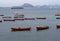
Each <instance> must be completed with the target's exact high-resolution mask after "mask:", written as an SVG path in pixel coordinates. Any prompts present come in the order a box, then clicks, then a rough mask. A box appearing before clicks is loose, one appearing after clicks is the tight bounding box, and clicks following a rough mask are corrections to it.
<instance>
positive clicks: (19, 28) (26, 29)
mask: <svg viewBox="0 0 60 41" xmlns="http://www.w3.org/2000/svg"><path fill="white" fill-rule="evenodd" d="M30 30H31V27H26V28H21V27H18V28H11V31H30Z"/></svg>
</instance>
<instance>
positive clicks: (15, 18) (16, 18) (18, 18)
mask: <svg viewBox="0 0 60 41" xmlns="http://www.w3.org/2000/svg"><path fill="white" fill-rule="evenodd" d="M14 20H24V18H14Z"/></svg>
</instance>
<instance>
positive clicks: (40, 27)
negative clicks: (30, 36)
mask: <svg viewBox="0 0 60 41" xmlns="http://www.w3.org/2000/svg"><path fill="white" fill-rule="evenodd" d="M36 29H37V31H39V30H46V29H49V26H37V27H36Z"/></svg>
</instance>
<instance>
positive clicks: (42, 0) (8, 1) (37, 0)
mask: <svg viewBox="0 0 60 41" xmlns="http://www.w3.org/2000/svg"><path fill="white" fill-rule="evenodd" d="M24 3H30V4H33V5H55V4H58V5H60V0H0V6H7V7H8V6H19V5H22V4H24Z"/></svg>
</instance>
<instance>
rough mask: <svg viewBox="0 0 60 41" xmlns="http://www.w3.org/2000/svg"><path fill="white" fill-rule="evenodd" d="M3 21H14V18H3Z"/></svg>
mask: <svg viewBox="0 0 60 41" xmlns="http://www.w3.org/2000/svg"><path fill="white" fill-rule="evenodd" d="M3 21H15V20H14V19H9V20H8V19H4V20H3Z"/></svg>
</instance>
